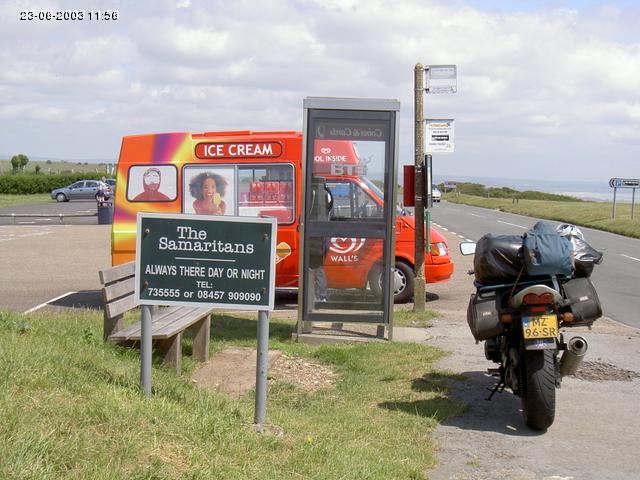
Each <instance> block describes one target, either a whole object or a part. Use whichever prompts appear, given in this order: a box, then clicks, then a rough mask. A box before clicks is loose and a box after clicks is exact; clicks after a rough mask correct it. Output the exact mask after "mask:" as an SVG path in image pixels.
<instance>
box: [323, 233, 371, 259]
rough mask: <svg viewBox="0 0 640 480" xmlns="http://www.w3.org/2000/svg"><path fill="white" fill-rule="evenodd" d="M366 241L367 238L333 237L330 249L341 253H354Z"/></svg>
mask: <svg viewBox="0 0 640 480" xmlns="http://www.w3.org/2000/svg"><path fill="white" fill-rule="evenodd" d="M366 241H367V239H366V238H347V237H331V245H330V246H329V250H331V251H332V252H335V253H339V254H341V255H344V254H347V253H354V252H357V251H358V250H360V249H361V248H362V247H363V246H364V244H365V242H366Z"/></svg>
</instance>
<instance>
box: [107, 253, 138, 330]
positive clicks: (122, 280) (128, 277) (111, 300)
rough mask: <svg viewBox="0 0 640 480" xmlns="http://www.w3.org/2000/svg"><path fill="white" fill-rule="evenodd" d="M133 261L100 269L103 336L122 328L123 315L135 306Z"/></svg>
mask: <svg viewBox="0 0 640 480" xmlns="http://www.w3.org/2000/svg"><path fill="white" fill-rule="evenodd" d="M134 276H135V262H129V263H124V264H122V265H118V266H116V267H111V268H106V269H104V270H101V271H100V283H102V285H103V288H102V295H103V300H104V338H105V339H107V338H109V336H110V335H111V334H112V333H115V332H117V331H118V330H120V329H121V328H122V318H123V315H124V314H125V313H126V312H128V311H129V310H131V309H133V308H135V306H136V304H135V302H134V299H133V292H134V288H135V279H134Z"/></svg>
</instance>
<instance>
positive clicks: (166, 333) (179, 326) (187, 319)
mask: <svg viewBox="0 0 640 480" xmlns="http://www.w3.org/2000/svg"><path fill="white" fill-rule="evenodd" d="M210 313H211V310H209V309H207V308H197V309H194V310H192V311H191V312H189V313H188V314H187V315H184V316H182V317H180V318H174V319H173V321H172V322H170V323H168V324H166V325H158V328H157V329H156V328H154V333H153V336H154V337H158V338H168V337H172V336H173V335H175V334H176V333H177V332H180V331H182V330H186V329H187V328H189V327H190V326H192V325H193V324H194V323H196V322H198V321H200V320H202V319H203V318H204V317H206V316H207V315H209V314H210Z"/></svg>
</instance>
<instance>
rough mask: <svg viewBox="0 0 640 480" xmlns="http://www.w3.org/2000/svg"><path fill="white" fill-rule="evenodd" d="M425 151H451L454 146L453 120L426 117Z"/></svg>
mask: <svg viewBox="0 0 640 480" xmlns="http://www.w3.org/2000/svg"><path fill="white" fill-rule="evenodd" d="M425 121H426V122H427V148H426V152H427V153H453V150H454V147H455V128H454V127H455V120H453V119H452V118H447V119H439V120H436V119H426V120H425Z"/></svg>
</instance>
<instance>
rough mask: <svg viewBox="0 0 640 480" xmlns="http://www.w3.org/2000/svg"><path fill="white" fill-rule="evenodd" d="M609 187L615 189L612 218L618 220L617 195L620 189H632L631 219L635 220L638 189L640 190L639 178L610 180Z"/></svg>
mask: <svg viewBox="0 0 640 480" xmlns="http://www.w3.org/2000/svg"><path fill="white" fill-rule="evenodd" d="M609 186H610V187H611V188H613V213H612V218H613V219H615V218H616V194H617V192H618V188H631V189H633V190H632V191H631V219H632V220H633V216H634V210H635V203H636V189H638V188H640V179H638V178H616V177H614V178H611V179H610V180H609Z"/></svg>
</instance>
